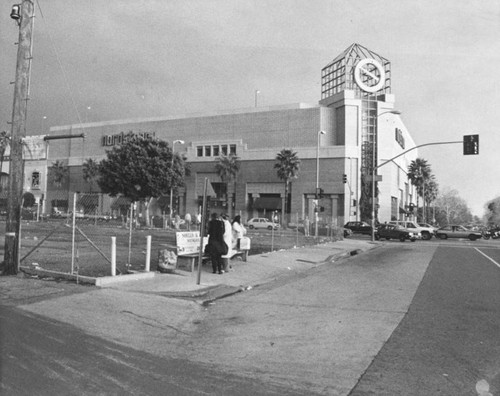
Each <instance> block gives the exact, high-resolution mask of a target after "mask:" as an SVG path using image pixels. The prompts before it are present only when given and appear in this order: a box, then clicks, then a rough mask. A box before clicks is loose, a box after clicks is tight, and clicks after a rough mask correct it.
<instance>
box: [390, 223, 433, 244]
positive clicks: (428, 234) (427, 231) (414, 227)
mask: <svg viewBox="0 0 500 396" xmlns="http://www.w3.org/2000/svg"><path fill="white" fill-rule="evenodd" d="M389 224H393V225H398V226H400V227H403V228H407V229H409V230H410V231H413V232H415V233H417V234H418V233H420V235H422V239H424V240H429V239H431V238H432V237H433V236H434V235H435V232H434V227H422V226H420V225H418V224H417V223H415V222H414V221H389Z"/></svg>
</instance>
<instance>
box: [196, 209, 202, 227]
mask: <svg viewBox="0 0 500 396" xmlns="http://www.w3.org/2000/svg"><path fill="white" fill-rule="evenodd" d="M196 227H197V228H198V230H200V231H201V213H198V214H197V215H196Z"/></svg>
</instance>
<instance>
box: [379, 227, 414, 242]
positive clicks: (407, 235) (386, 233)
mask: <svg viewBox="0 0 500 396" xmlns="http://www.w3.org/2000/svg"><path fill="white" fill-rule="evenodd" d="M375 239H376V240H379V239H387V240H389V239H399V240H400V241H401V242H404V241H406V240H407V239H409V240H410V241H412V242H415V241H416V240H417V239H419V235H418V233H416V232H414V231H411V230H409V229H407V228H403V227H401V226H398V225H394V224H382V225H381V226H380V227H379V228H378V229H377V230H376V231H375Z"/></svg>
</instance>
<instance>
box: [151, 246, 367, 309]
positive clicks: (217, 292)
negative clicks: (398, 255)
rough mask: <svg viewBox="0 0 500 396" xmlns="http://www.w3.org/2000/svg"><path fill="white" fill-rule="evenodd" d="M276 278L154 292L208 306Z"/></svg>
mask: <svg viewBox="0 0 500 396" xmlns="http://www.w3.org/2000/svg"><path fill="white" fill-rule="evenodd" d="M362 252H363V249H355V250H350V251H349V250H346V251H344V252H341V253H337V254H333V255H331V256H328V257H327V258H326V259H325V260H322V261H319V262H314V263H313V262H311V263H313V264H317V265H321V264H328V263H333V262H335V261H338V260H340V259H343V258H348V257H352V256H355V255H357V254H360V253H362ZM275 280H276V278H270V279H269V280H264V281H261V282H259V283H254V284H251V285H248V286H246V287H245V286H239V287H236V286H230V285H226V284H223V283H222V284H219V285H215V286H209V287H207V288H205V289H201V290H193V291H182V292H159V293H154V294H156V295H161V296H165V297H171V298H181V299H189V300H194V301H195V302H197V303H198V304H200V305H203V306H207V305H209V304H211V303H213V302H214V301H216V300H220V299H222V298H225V297H229V296H232V295H234V294H237V293H241V292H243V291H246V290H251V289H254V288H256V287H258V286H260V285H262V284H265V283H270V282H273V281H275Z"/></svg>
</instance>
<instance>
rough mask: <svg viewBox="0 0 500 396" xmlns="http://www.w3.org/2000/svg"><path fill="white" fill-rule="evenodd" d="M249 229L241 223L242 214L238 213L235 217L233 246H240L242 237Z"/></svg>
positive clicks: (237, 247)
mask: <svg viewBox="0 0 500 396" xmlns="http://www.w3.org/2000/svg"><path fill="white" fill-rule="evenodd" d="M246 233H247V230H246V228H245V226H244V225H243V224H241V216H240V215H237V216H235V217H234V219H233V248H234V249H239V248H240V239H241V238H243V237H244V236H245V234H246Z"/></svg>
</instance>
